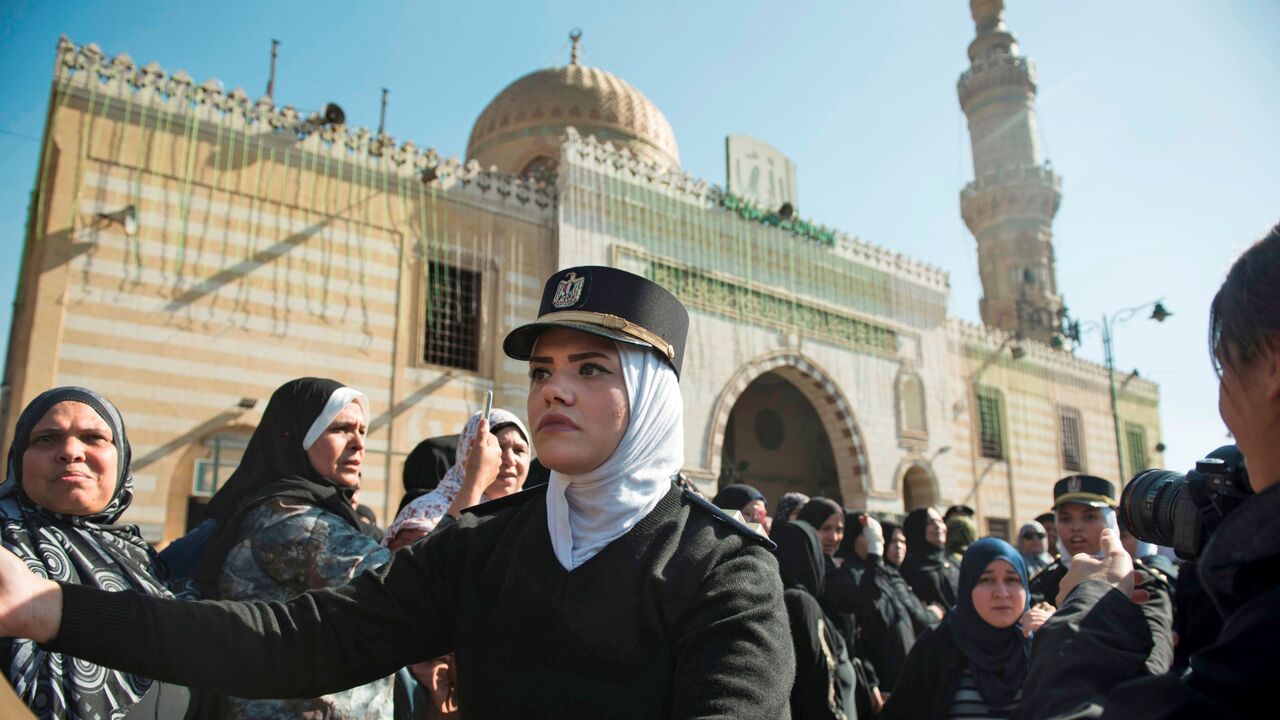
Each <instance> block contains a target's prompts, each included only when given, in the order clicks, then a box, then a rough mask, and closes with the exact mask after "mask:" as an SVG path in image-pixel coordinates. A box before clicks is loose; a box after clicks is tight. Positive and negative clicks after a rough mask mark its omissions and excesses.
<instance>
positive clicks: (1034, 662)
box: [0, 229, 1280, 719]
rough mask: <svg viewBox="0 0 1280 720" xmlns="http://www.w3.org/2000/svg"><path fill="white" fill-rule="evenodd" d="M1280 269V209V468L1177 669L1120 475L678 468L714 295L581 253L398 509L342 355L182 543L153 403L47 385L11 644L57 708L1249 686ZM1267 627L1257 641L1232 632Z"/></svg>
mask: <svg viewBox="0 0 1280 720" xmlns="http://www.w3.org/2000/svg"><path fill="white" fill-rule="evenodd" d="M1278 287H1280V229H1277V230H1273V231H1272V233H1271V234H1270V235H1269V236H1268V237H1267V238H1266V239H1264V240H1263V241H1261V242H1259V243H1258V244H1257V245H1255V246H1254V248H1253V249H1251V250H1250V251H1249V252H1248V253H1246V254H1245V255H1244V256H1243V257H1242V258H1241V259H1240V260H1239V261H1238V262H1237V264H1236V266H1235V267H1234V268H1233V270H1232V273H1231V275H1229V277H1228V282H1227V284H1226V285H1224V287H1223V289H1222V290H1221V291H1220V292H1219V296H1218V298H1217V299H1215V306H1214V323H1215V325H1214V331H1213V337H1212V349H1213V351H1214V355H1215V358H1216V360H1217V363H1218V364H1217V367H1218V368H1219V372H1220V375H1221V377H1222V388H1223V390H1222V401H1221V408H1222V415H1223V418H1224V420H1225V421H1226V422H1227V424H1228V427H1230V428H1231V430H1232V432H1233V433H1235V434H1236V437H1237V438H1238V439H1239V440H1240V449H1241V451H1242V452H1243V453H1244V454H1245V456H1246V457H1247V458H1248V459H1249V462H1250V470H1251V472H1250V478H1251V482H1252V483H1253V487H1254V488H1255V490H1257V491H1258V492H1259V497H1257V498H1256V499H1254V500H1250V501H1249V503H1252V504H1249V503H1246V505H1245V506H1244V507H1243V508H1242V509H1241V510H1240V511H1239V512H1238V513H1237V514H1236V515H1233V516H1232V517H1230V518H1228V521H1227V522H1226V523H1224V524H1223V526H1222V527H1221V528H1220V529H1219V530H1218V535H1217V536H1216V537H1215V538H1214V541H1213V542H1212V543H1210V545H1209V547H1208V548H1206V550H1205V552H1204V555H1203V557H1202V558H1201V563H1200V577H1201V580H1202V582H1203V590H1204V593H1205V594H1206V595H1207V596H1208V597H1209V598H1210V599H1211V600H1212V603H1213V606H1214V607H1215V608H1217V609H1218V611H1219V612H1221V614H1222V617H1220V618H1219V620H1220V621H1221V622H1220V623H1219V624H1218V625H1217V626H1216V627H1217V628H1220V631H1214V632H1210V633H1208V637H1207V638H1206V639H1204V640H1202V641H1201V642H1202V643H1203V645H1204V649H1203V650H1200V651H1199V652H1194V653H1192V654H1191V656H1190V659H1189V660H1188V661H1187V663H1186V665H1187V669H1186V670H1185V671H1183V672H1182V673H1180V674H1177V675H1174V674H1171V673H1166V671H1167V670H1168V668H1169V666H1170V664H1171V659H1170V656H1171V654H1172V652H1171V651H1172V646H1173V643H1174V640H1175V638H1174V637H1173V634H1172V633H1171V632H1170V631H1169V628H1170V619H1169V616H1170V613H1169V611H1168V605H1167V603H1166V604H1163V605H1162V604H1161V603H1159V602H1155V600H1156V599H1157V595H1158V593H1159V592H1160V588H1157V587H1156V585H1154V584H1152V583H1151V578H1150V576H1146V577H1145V579H1144V580H1143V583H1144V584H1142V585H1138V586H1135V581H1134V578H1133V576H1132V570H1133V568H1134V560H1133V559H1132V558H1131V557H1130V555H1129V554H1127V553H1126V552H1125V550H1124V546H1123V545H1122V544H1121V539H1120V538H1121V536H1120V534H1119V531H1120V530H1122V529H1123V528H1121V527H1118V526H1117V523H1116V521H1115V520H1116V516H1115V512H1114V499H1113V498H1114V488H1111V487H1110V484H1109V483H1107V481H1105V480H1102V479H1100V478H1090V477H1088V476H1076V477H1072V478H1066V479H1064V480H1063V481H1062V482H1060V483H1059V484H1058V486H1055V512H1054V514H1053V515H1051V516H1049V517H1046V518H1043V519H1038V521H1037V522H1033V523H1028V524H1027V525H1025V526H1024V527H1023V528H1022V529H1021V530H1020V532H1019V536H1018V542H1019V545H1020V547H1019V548H1014V547H1013V546H1011V545H1010V544H1008V543H1007V542H1005V541H1004V540H1001V539H997V538H990V537H988V538H982V539H975V538H974V537H973V535H974V534H976V532H975V529H974V528H973V526H972V523H971V522H968V521H967V520H966V518H965V516H966V515H967V514H970V513H966V512H965V509H964V508H959V507H958V508H953V509H952V511H949V512H948V516H954V517H947V518H944V517H943V516H942V515H941V514H940V513H939V512H938V511H937V510H936V509H934V508H918V509H914V510H912V511H911V512H910V513H909V514H907V515H906V517H905V519H904V521H903V522H902V524H901V525H900V526H899V525H896V524H893V523H890V522H888V521H887V520H888V519H887V518H885V519H884V521H881V520H880V519H877V518H875V517H873V516H872V515H870V514H868V513H865V512H861V511H857V510H849V509H846V508H843V507H841V505H840V504H839V503H837V502H835V501H833V500H830V499H827V498H821V497H815V498H807V497H804V496H803V495H799V494H797V493H788V494H786V495H784V496H783V497H781V498H779V499H778V501H777V503H776V504H775V508H774V512H773V514H772V515H770V514H769V513H768V507H767V502H766V498H764V496H763V495H762V494H760V493H759V492H757V491H756V490H755V489H753V488H751V487H750V486H746V485H731V486H728V487H725V488H723V489H722V490H721V491H720V492H719V494H718V495H717V496H716V497H715V498H714V499H713V500H712V501H708V500H706V499H704V498H703V497H701V496H700V495H699V494H698V493H697V492H696V491H695V490H693V489H692V488H691V487H690V485H689V483H687V482H684V481H683V480H682V478H680V476H679V470H680V468H681V466H682V465H683V463H684V455H683V438H684V429H683V401H682V399H681V393H680V372H681V367H682V362H683V355H684V344H685V335H686V333H687V327H688V316H687V313H686V311H685V310H684V308H683V307H682V306H681V305H680V303H679V302H678V301H677V300H676V299H675V298H674V296H672V295H671V294H670V293H668V292H667V291H666V290H664V289H662V288H661V287H659V286H657V285H656V284H654V283H652V282H650V281H648V280H646V279H644V278H641V277H639V276H635V275H631V274H629V273H626V272H623V271H620V270H616V269H612V268H607V267H579V268H571V269H569V270H565V271H561V272H559V273H557V274H556V275H554V276H552V277H551V278H550V279H549V280H548V282H547V285H546V288H545V290H544V296H543V301H542V305H541V307H540V308H539V313H538V318H537V320H536V321H535V322H533V323H530V324H528V325H525V326H522V327H520V328H517V329H516V330H514V331H512V332H511V333H510V334H509V335H508V336H507V338H506V341H505V342H504V350H505V351H506V353H507V354H508V355H509V356H510V357H512V358H515V359H518V360H522V361H526V362H528V364H529V378H530V389H529V394H528V399H527V405H526V417H527V418H528V420H529V426H528V427H526V426H525V425H524V424H523V423H522V422H521V421H520V420H519V418H518V417H517V416H516V414H515V413H512V412H509V411H506V410H502V409H494V410H492V411H491V412H489V414H488V415H482V414H480V413H477V414H476V415H474V416H472V417H471V418H470V419H469V420H468V421H467V422H466V424H465V426H464V427H463V428H461V430H460V432H459V434H458V436H457V438H456V439H454V440H453V441H452V443H451V444H450V443H448V442H445V443H443V444H442V443H440V441H438V440H433V441H430V442H427V443H424V445H423V446H421V447H420V448H419V450H417V451H415V453H414V454H413V455H412V456H411V457H410V458H409V461H408V462H406V472H407V475H406V488H412V489H411V491H410V492H407V493H406V495H405V501H404V502H403V503H402V505H401V508H400V511H399V513H398V514H397V516H396V518H395V519H394V521H393V522H392V523H390V525H389V527H388V528H387V529H386V530H385V532H383V531H376V530H371V528H370V527H369V525H368V523H367V522H366V521H362V519H361V515H360V513H359V512H358V507H359V505H358V502H357V500H356V492H357V491H358V489H359V485H360V479H361V470H362V464H363V460H364V452H365V438H366V434H367V432H368V427H369V423H370V407H369V402H368V400H367V398H366V397H365V396H364V395H363V394H362V393H361V392H359V391H358V390H356V389H353V388H350V387H347V386H345V385H343V384H342V383H339V382H336V381H333V380H325V379H318V378H300V379H297V380H293V381H290V382H287V383H285V384H284V385H282V386H280V388H279V389H277V390H276V391H275V393H274V394H273V395H272V397H271V400H270V402H269V403H268V405H267V407H266V409H265V411H264V413H263V417H262V420H261V422H260V424H259V426H258V427H257V429H256V430H255V432H254V434H253V436H252V438H251V439H250V442H249V444H248V446H247V448H246V450H245V453H244V458H243V460H242V462H241V464H240V466H239V467H238V469H237V470H236V471H235V472H234V474H233V475H232V476H231V478H230V479H229V480H228V481H227V483H226V484H225V485H224V486H223V487H221V488H220V489H219V490H218V492H217V494H216V495H215V496H214V498H213V500H212V502H211V503H210V505H209V515H210V519H209V521H208V522H206V523H205V525H203V526H201V528H200V529H198V530H197V531H196V532H195V533H192V534H191V535H189V536H188V537H186V538H183V539H181V540H180V541H178V542H175V543H174V544H173V545H171V546H170V548H167V549H166V551H165V553H162V554H157V553H156V552H155V551H154V550H153V549H152V548H151V547H150V546H149V545H148V544H147V543H146V542H144V541H143V539H142V537H141V536H140V534H139V532H138V530H137V528H136V527H135V526H131V525H127V524H121V523H120V522H119V520H120V517H121V515H122V514H123V513H124V512H125V511H126V510H127V509H128V507H129V504H130V502H131V500H132V497H133V480H132V476H131V474H130V458H131V450H130V446H129V442H128V439H127V435H126V431H125V426H126V419H125V418H123V417H121V414H120V412H119V411H118V410H117V409H116V407H115V406H114V405H113V404H112V403H111V402H110V401H109V400H108V399H107V398H105V397H103V396H102V395H100V394H98V393H95V392H93V391H92V390H89V389H85V388H77V387H62V388H55V389H52V390H49V391H47V392H45V393H43V394H41V395H39V396H38V397H36V398H35V399H34V400H32V401H31V402H30V403H29V404H28V405H27V406H26V408H25V409H24V410H23V412H22V413H21V415H20V417H19V418H18V420H17V424H16V427H15V432H14V437H13V438H12V442H11V446H10V452H9V462H8V473H7V477H6V479H5V481H4V483H3V484H0V543H2V544H3V546H4V548H5V549H6V550H7V552H3V551H0V659H2V660H3V661H4V662H5V666H4V670H5V674H6V676H7V678H8V680H9V682H10V683H11V684H12V685H13V687H14V689H15V691H16V692H17V693H18V695H19V696H20V697H21V698H22V700H23V701H24V702H25V703H26V704H27V705H28V707H29V708H30V709H31V711H32V712H33V713H34V714H35V715H36V716H37V717H41V718H95V719H97V718H123V717H130V718H134V717H183V716H184V715H185V716H187V717H228V718H286V717H328V718H392V717H405V718H409V717H450V716H455V715H458V714H459V713H461V714H463V715H466V716H467V717H469V718H488V717H494V718H497V717H513V716H522V717H525V716H527V717H636V718H653V717H680V718H694V717H698V718H704V717H705V718H711V717H716V718H780V717H788V716H790V717H792V718H855V717H858V716H862V717H873V716H879V717H882V718H959V717H966V718H1003V717H1049V716H1053V717H1075V716H1096V715H1098V714H1101V713H1103V712H1112V709H1113V708H1119V707H1123V708H1124V713H1125V715H1126V716H1132V717H1165V716H1176V715H1179V714H1180V713H1182V712H1184V711H1186V710H1187V709H1188V708H1195V709H1196V710H1197V711H1202V712H1209V711H1214V712H1217V713H1218V714H1221V715H1222V716H1224V717H1226V716H1231V715H1232V713H1234V712H1237V711H1240V710H1241V708H1247V707H1249V706H1248V705H1242V704H1241V703H1242V702H1244V700H1243V699H1249V698H1253V697H1256V696H1257V689H1256V688H1257V687H1258V686H1260V685H1261V684H1262V680H1264V679H1266V678H1268V677H1269V676H1268V675H1267V673H1266V672H1265V671H1267V670H1274V669H1275V667H1276V661H1275V660H1273V659H1271V657H1270V656H1269V655H1267V653H1266V652H1265V651H1263V650H1262V648H1263V647H1264V646H1263V645H1262V644H1261V643H1265V642H1269V641H1271V640H1275V639H1277V635H1278V633H1277V627H1276V623H1277V620H1276V619H1275V618H1276V617H1277V615H1280V614H1278V613H1275V612H1274V610H1275V609H1276V608H1277V607H1278V606H1280V603H1278V602H1277V597H1276V593H1277V590H1276V589H1275V583H1274V576H1273V575H1270V576H1268V574H1267V572H1266V569H1267V568H1272V567H1274V566H1275V562H1274V561H1275V558H1276V557H1278V555H1277V553H1280V541H1276V540H1275V539H1276V538H1277V537H1278V536H1276V534H1275V533H1276V531H1275V530H1274V523H1271V524H1267V523H1265V522H1264V521H1263V520H1264V518H1267V517H1270V516H1269V515H1268V514H1267V512H1269V509H1270V508H1271V505H1274V497H1273V496H1275V493H1276V492H1278V491H1274V487H1277V486H1280V483H1275V480H1276V479H1280V460H1276V459H1275V458H1273V457H1272V455H1273V454H1274V453H1275V448H1276V447H1280V443H1277V442H1275V441H1276V440H1277V439H1280V438H1276V437H1273V435H1274V433H1273V432H1271V430H1269V428H1271V429H1273V428H1274V427H1277V426H1280V346H1278V345H1276V343H1280V326H1277V324H1276V319H1275V318H1276V317H1280V302H1277V301H1276V297H1275V296H1276V292H1277V290H1276V288H1278ZM1224 298H1226V299H1225V300H1224ZM1258 308H1265V309H1267V312H1271V311H1275V312H1272V314H1271V315H1267V314H1266V313H1265V312H1262V311H1260V310H1258ZM442 447H450V448H452V450H451V452H452V457H449V456H448V453H449V452H450V451H448V450H442V449H441V448H442ZM534 448H536V450H537V455H538V458H537V460H536V461H535V460H533V459H532V454H533V449H534ZM532 466H539V467H541V468H542V470H541V472H540V473H538V475H539V476H540V478H541V479H540V480H535V481H533V482H529V475H530V469H531V467H532ZM428 475H429V476H432V479H431V480H430V481H427V480H426V479H425V478H426V476H428ZM437 478H438V479H437ZM1264 491H1265V492H1264ZM1108 493H1110V494H1108ZM1262 505H1265V506H1266V507H1265V508H1261V509H1259V508H1260V507H1261V506H1262ZM1054 521H1056V522H1054ZM1233 523H1234V524H1233ZM1051 528H1052V529H1056V530H1057V531H1058V532H1059V537H1058V539H1057V542H1056V544H1057V546H1058V547H1059V548H1060V549H1062V550H1063V553H1062V555H1061V556H1060V557H1058V558H1057V559H1054V558H1053V557H1052V556H1051V555H1049V553H1048V552H1047V549H1048V547H1051V546H1052V545H1053V544H1054V543H1053V540H1052V539H1051V538H1050V535H1051ZM948 540H950V542H948ZM1214 543H1217V544H1216V545H1215V544H1214ZM1224 546H1225V547H1224ZM1219 548H1223V549H1219ZM1133 554H1134V555H1135V556H1136V555H1139V554H1141V553H1140V552H1134V553H1133ZM166 556H167V558H166ZM1029 566H1033V567H1035V568H1037V569H1038V570H1039V572H1038V573H1037V574H1036V582H1035V583H1032V582H1031V579H1030V578H1029V572H1028V568H1029ZM1138 567H1139V568H1142V567H1143V566H1142V563H1141V562H1139V563H1138ZM1241 573H1248V575H1247V578H1248V579H1247V581H1246V580H1241V579H1240V578H1241V577H1246V576H1242V575H1241ZM1156 574H1158V573H1156ZM1268 577H1270V578H1271V579H1268ZM1163 589H1164V590H1167V586H1166V587H1164V588H1163ZM211 601H212V602H211ZM1055 605H1056V606H1058V609H1057V610H1056V612H1055ZM1233 622H1235V623H1236V624H1235V625H1233ZM1100 628H1101V631H1100ZM1224 646H1225V648H1226V649H1224ZM1250 648H1252V649H1255V650H1256V651H1257V652H1255V654H1254V655H1253V656H1252V659H1253V662H1254V663H1255V665H1253V666H1251V667H1250V668H1249V669H1242V668H1240V667H1239V665H1240V663H1238V662H1237V661H1236V660H1235V659H1234V657H1233V656H1231V655H1228V654H1227V650H1228V649H1233V650H1240V649H1246V650H1247V649H1250ZM1259 665H1260V666H1261V667H1262V668H1263V670H1264V672H1260V671H1259V670H1258V669H1257V666H1259ZM1240 678H1248V679H1249V681H1250V682H1257V683H1258V685H1257V686H1253V685H1245V684H1243V683H1242V681H1241V680H1240ZM1110 698H1120V699H1118V700H1110V701H1109V699H1110ZM1143 698H1146V700H1147V702H1148V703H1149V706H1148V705H1143V704H1142V702H1141V700H1142V699H1143ZM1148 707H1152V708H1160V709H1161V712H1158V713H1156V712H1152V713H1147V712H1145V710H1146V709H1147V708H1148Z"/></svg>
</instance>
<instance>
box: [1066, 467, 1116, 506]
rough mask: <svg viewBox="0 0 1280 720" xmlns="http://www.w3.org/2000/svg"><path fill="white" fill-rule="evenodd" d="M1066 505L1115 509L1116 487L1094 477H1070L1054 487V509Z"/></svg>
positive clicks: (1109, 482)
mask: <svg viewBox="0 0 1280 720" xmlns="http://www.w3.org/2000/svg"><path fill="white" fill-rule="evenodd" d="M1065 503H1079V504H1080V505H1089V506H1091V507H1115V506H1116V486H1115V485H1113V484H1111V481H1110V480H1103V479H1102V478H1100V477H1095V476H1093V475H1068V476H1066V477H1064V478H1062V479H1061V480H1059V481H1058V482H1056V483H1054V485H1053V509H1054V510H1057V509H1058V506H1060V505H1063V504H1065Z"/></svg>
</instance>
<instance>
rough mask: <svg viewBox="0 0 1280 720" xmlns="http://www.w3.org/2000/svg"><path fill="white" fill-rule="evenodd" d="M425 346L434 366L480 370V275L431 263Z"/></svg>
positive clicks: (427, 357)
mask: <svg viewBox="0 0 1280 720" xmlns="http://www.w3.org/2000/svg"><path fill="white" fill-rule="evenodd" d="M425 294H426V306H425V312H424V313H423V316H424V317H425V321H424V325H423V327H424V330H425V333H424V335H425V342H424V343H423V348H422V359H423V360H424V361H425V362H427V363H429V364H431V365H444V366H446V367H454V368H460V369H462V370H473V371H474V370H479V369H480V273H479V272H476V271H474V270H464V269H461V268H458V267H456V266H453V265H447V264H445V263H440V262H431V263H429V264H428V267H427V277H426V293H425Z"/></svg>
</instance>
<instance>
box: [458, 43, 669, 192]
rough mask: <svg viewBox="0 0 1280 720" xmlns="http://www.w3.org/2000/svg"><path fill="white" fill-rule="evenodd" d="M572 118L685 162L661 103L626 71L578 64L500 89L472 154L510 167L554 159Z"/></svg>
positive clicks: (647, 154)
mask: <svg viewBox="0 0 1280 720" xmlns="http://www.w3.org/2000/svg"><path fill="white" fill-rule="evenodd" d="M570 126H572V127H574V128H577V130H578V132H579V133H580V134H582V135H584V136H586V135H595V136H596V138H597V139H598V140H600V141H601V142H605V141H608V142H611V143H613V145H614V147H619V148H621V147H627V148H630V149H631V151H632V152H633V153H635V154H637V155H639V156H641V157H643V158H646V159H648V160H651V161H655V162H657V163H659V164H661V165H663V166H666V167H670V168H678V167H679V166H680V150H679V149H678V148H677V147H676V138H675V134H674V133H672V132H671V124H670V123H668V122H667V118H666V117H665V116H663V114H662V111H660V110H658V108H657V106H655V105H654V104H653V103H651V102H649V99H648V98H646V97H645V96H644V95H643V94H641V93H640V91H639V90H636V89H635V88H634V87H632V86H631V85H630V84H629V83H628V82H627V81H625V80H623V79H622V78H620V77H618V76H616V75H613V74H612V73H608V72H605V71H604V70H600V69H598V68H593V67H586V66H584V65H577V64H573V65H565V66H562V67H554V68H547V69H545V70H538V71H536V72H532V73H529V74H528V75H525V76H524V77H522V78H520V79H519V80H516V81H515V82H513V83H511V84H510V85H508V86H507V87H506V89H504V90H503V91H502V92H500V93H498V96H497V97H495V98H494V99H493V101H492V102H490V103H489V106H488V107H486V108H485V109H484V112H482V113H480V118H479V119H478V120H476V124H475V126H474V127H472V128H471V139H470V140H469V141H468V142H467V157H468V158H474V159H475V160H476V161H478V162H479V163H480V166H481V167H486V168H487V167H489V166H491V165H494V166H497V168H498V169H499V170H501V171H503V172H509V173H524V172H526V171H528V170H530V169H532V168H545V167H547V166H548V165H550V166H552V167H553V166H554V163H555V162H556V161H557V160H558V159H559V157H560V137H561V136H562V135H563V134H564V129H565V128H566V127H570Z"/></svg>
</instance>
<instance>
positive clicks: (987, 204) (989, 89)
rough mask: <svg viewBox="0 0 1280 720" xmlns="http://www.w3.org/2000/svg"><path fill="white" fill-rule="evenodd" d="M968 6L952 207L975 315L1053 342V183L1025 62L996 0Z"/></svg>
mask: <svg viewBox="0 0 1280 720" xmlns="http://www.w3.org/2000/svg"><path fill="white" fill-rule="evenodd" d="M969 9H970V11H971V12H972V14H973V21H974V24H975V25H976V26H977V31H978V35H977V37H976V38H974V40H973V42H972V43H970V44H969V61H970V66H969V69H968V70H966V71H965V72H964V73H963V74H962V75H961V76H960V81H959V83H958V84H957V90H958V91H959V94H960V107H961V109H963V110H964V114H965V115H966V116H967V117H968V118H969V139H970V142H971V144H972V146H973V175H974V180H973V182H971V183H969V184H968V185H966V186H965V188H964V190H962V191H961V192H960V213H961V215H962V216H963V217H964V222H965V224H966V225H968V226H969V231H970V232H972V233H973V236H974V237H975V238H976V239H977V241H978V272H979V274H980V275H981V277H982V293H983V297H982V301H981V303H980V305H979V310H980V311H981V313H982V321H983V322H984V323H986V324H987V325H989V326H993V327H997V328H1000V329H1002V330H1007V331H1010V332H1017V333H1021V335H1022V336H1024V337H1026V338H1030V339H1033V340H1039V341H1041V342H1045V343H1049V342H1054V341H1055V339H1056V340H1059V341H1060V338H1059V337H1057V331H1058V329H1059V327H1060V323H1061V317H1062V308H1063V305H1062V298H1061V297H1060V296H1059V295H1058V283H1057V280H1056V279H1055V277H1054V260H1053V228H1052V223H1053V216H1054V214H1056V213H1057V212H1058V203H1059V202H1060V201H1061V199H1062V181H1061V179H1060V178H1059V177H1058V176H1057V175H1054V174H1053V171H1052V170H1051V169H1050V165H1049V163H1047V162H1044V161H1043V159H1042V158H1041V155H1040V138H1039V134H1038V132H1037V130H1036V110H1035V99H1036V69H1035V65H1034V64H1033V63H1032V62H1031V60H1029V59H1028V58H1026V57H1023V56H1022V55H1021V54H1020V52H1019V50H1018V44H1017V40H1016V39H1015V38H1014V36H1013V33H1011V32H1009V30H1008V28H1006V27H1005V24H1004V18H1003V15H1004V0H969Z"/></svg>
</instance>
